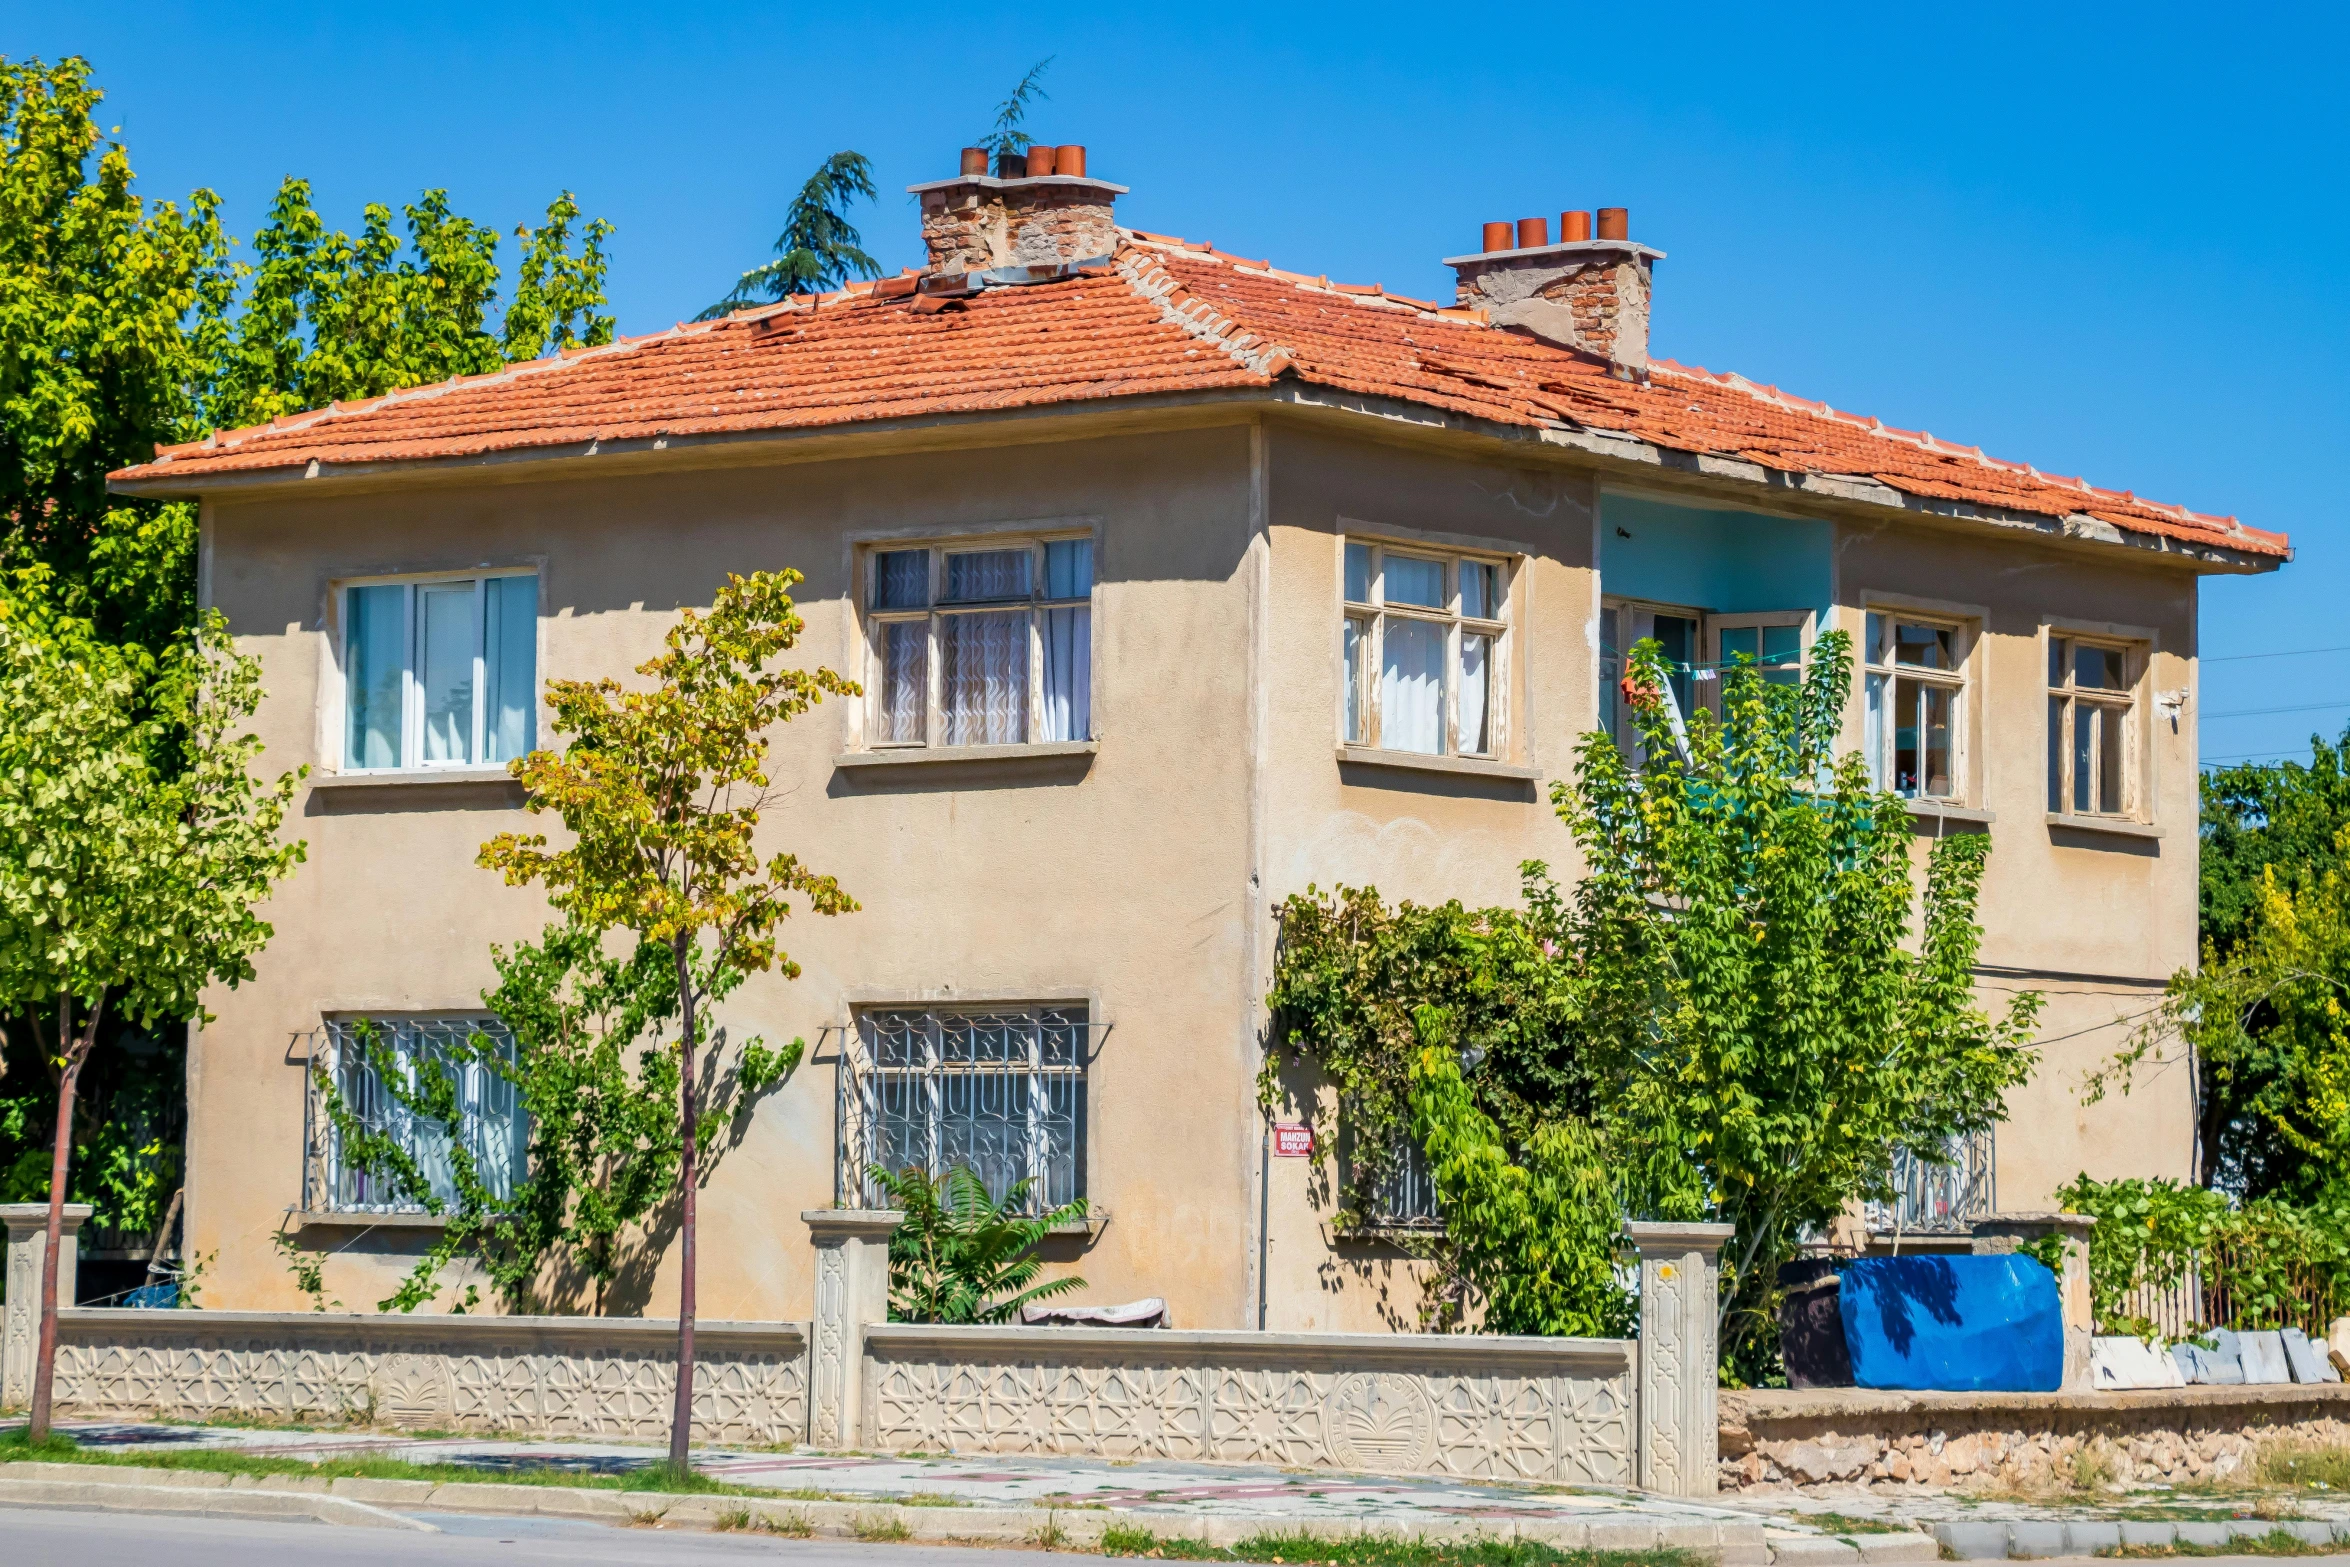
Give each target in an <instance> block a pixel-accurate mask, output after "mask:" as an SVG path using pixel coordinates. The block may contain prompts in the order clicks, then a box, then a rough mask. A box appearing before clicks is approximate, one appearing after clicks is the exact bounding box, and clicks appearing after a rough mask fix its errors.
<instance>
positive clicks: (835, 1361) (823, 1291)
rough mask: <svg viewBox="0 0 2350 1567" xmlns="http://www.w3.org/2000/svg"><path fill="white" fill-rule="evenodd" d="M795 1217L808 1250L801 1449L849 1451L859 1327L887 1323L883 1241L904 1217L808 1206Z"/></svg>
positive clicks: (859, 1417)
mask: <svg viewBox="0 0 2350 1567" xmlns="http://www.w3.org/2000/svg"><path fill="white" fill-rule="evenodd" d="M800 1217H801V1218H802V1219H803V1220H805V1221H806V1222H807V1225H808V1239H809V1241H810V1243H811V1244H813V1245H814V1246H815V1248H816V1321H815V1324H814V1326H813V1328H812V1329H811V1330H810V1333H809V1342H808V1445H809V1446H811V1447H833V1448H837V1447H854V1446H856V1445H857V1444H858V1443H859V1442H860V1441H861V1440H862V1438H863V1435H864V1427H865V1418H864V1409H863V1407H862V1405H863V1401H864V1388H865V1327H866V1324H868V1323H873V1322H887V1321H888V1320H889V1237H890V1232H891V1231H893V1230H895V1229H896V1228H897V1227H898V1224H899V1223H900V1221H902V1220H903V1219H904V1218H905V1217H906V1216H905V1215H904V1214H903V1213H900V1212H898V1211H896V1210H895V1209H891V1208H810V1209H807V1210H805V1211H804V1212H802V1213H801V1214H800Z"/></svg>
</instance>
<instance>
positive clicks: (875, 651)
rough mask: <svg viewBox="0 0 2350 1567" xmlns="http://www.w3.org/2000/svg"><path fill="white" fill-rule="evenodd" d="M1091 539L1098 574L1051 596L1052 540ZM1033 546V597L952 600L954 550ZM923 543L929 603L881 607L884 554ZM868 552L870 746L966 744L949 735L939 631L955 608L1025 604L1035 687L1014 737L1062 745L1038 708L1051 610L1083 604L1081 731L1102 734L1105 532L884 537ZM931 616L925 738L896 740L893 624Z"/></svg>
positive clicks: (986, 610)
mask: <svg viewBox="0 0 2350 1567" xmlns="http://www.w3.org/2000/svg"><path fill="white" fill-rule="evenodd" d="M1079 541H1083V542H1084V543H1087V544H1090V545H1091V546H1092V547H1093V568H1092V571H1091V573H1090V576H1091V581H1090V583H1089V585H1088V587H1087V590H1086V593H1085V595H1084V596H1083V597H1081V598H1048V597H1046V596H1045V586H1046V584H1045V546H1046V545H1047V544H1068V543H1075V542H1079ZM1016 549H1025V550H1027V551H1028V552H1029V566H1028V596H1027V597H1026V598H1025V599H1017V598H1014V599H984V600H981V599H974V600H971V601H969V602H959V603H953V604H949V603H946V602H944V600H945V597H946V587H947V557H948V556H949V555H986V554H995V553H999V552H1001V551H1005V550H1016ZM915 550H927V551H928V552H929V554H930V574H929V594H928V596H929V603H928V604H927V605H926V606H924V607H922V608H919V609H876V608H875V607H874V601H875V600H876V599H877V598H878V597H879V596H880V594H879V587H880V574H881V558H882V557H883V556H884V555H897V554H904V553H909V552H912V551H915ZM859 553H860V555H861V556H862V559H861V560H860V561H859V563H858V568H859V569H858V571H857V587H858V593H857V605H858V613H859V615H860V616H861V617H862V618H863V622H864V629H865V638H864V641H865V649H864V660H865V680H864V686H865V711H864V738H865V748H866V749H867V750H870V751H913V750H965V749H969V747H967V746H958V745H950V744H949V743H948V741H947V739H946V705H945V701H944V691H943V688H942V685H941V679H942V675H943V671H944V660H943V659H942V658H941V657H940V645H939V644H940V636H939V631H940V627H941V625H942V623H943V622H944V621H945V620H946V619H947V618H948V617H949V616H952V615H969V614H1001V613H1003V612H1004V611H1006V610H1010V609H1022V608H1024V609H1025V611H1026V613H1027V616H1028V692H1027V696H1026V698H1025V706H1024V707H1023V709H1022V711H1021V715H1020V734H1021V738H1020V739H1019V740H1016V741H1012V742H1009V743H1011V744H1014V745H1047V744H1062V743H1064V742H1060V741H1044V740H1039V739H1038V738H1037V736H1036V730H1037V715H1038V714H1039V713H1041V712H1042V711H1043V709H1044V619H1045V611H1047V610H1055V609H1082V610H1084V611H1085V612H1086V621H1087V638H1086V658H1087V662H1088V669H1087V690H1088V697H1087V703H1086V730H1085V733H1084V734H1083V735H1080V736H1076V737H1074V738H1075V739H1076V740H1079V741H1086V742H1090V741H1091V740H1093V739H1094V738H1095V736H1096V735H1097V734H1098V733H1099V727H1100V726H1099V724H1098V723H1097V722H1096V720H1095V716H1094V711H1093V709H1094V706H1095V699H1094V688H1095V687H1096V686H1097V685H1098V682H1097V681H1096V680H1095V679H1094V678H1093V677H1094V676H1095V674H1097V673H1098V670H1097V669H1096V668H1095V667H1093V662H1094V661H1093V650H1094V648H1095V647H1097V646H1098V643H1096V642H1095V641H1094V638H1093V632H1094V631H1095V630H1096V629H1097V628H1098V627H1099V625H1100V622H1101V615H1100V611H1099V609H1098V607H1097V606H1096V604H1095V602H1094V601H1095V599H1096V598H1097V597H1098V595H1099V593H1100V590H1101V560H1102V546H1101V539H1100V536H1099V534H1098V533H1097V531H1096V530H1094V529H1091V528H1060V529H1052V530H1045V531H1039V532H1020V533H1001V534H977V535H971V536H967V537H956V538H947V539H940V538H913V539H902V540H901V539H879V540H874V541H872V542H871V543H868V544H866V545H864V546H862V548H861V549H860V551H859ZM915 621H922V622H926V623H927V625H928V628H929V633H928V636H927V637H926V639H925V642H924V654H923V658H924V663H923V678H924V683H925V690H924V695H923V716H922V737H921V738H920V739H918V740H889V739H883V738H881V736H882V735H883V734H884V733H885V732H886V728H887V726H886V724H885V722H884V720H883V711H882V703H883V701H884V700H885V699H886V692H885V690H884V686H883V681H884V679H885V677H886V673H887V666H886V664H885V661H884V650H885V646H886V643H885V639H886V637H887V635H888V632H887V630H886V628H887V627H889V626H891V625H893V624H894V625H902V624H908V623H911V622H915Z"/></svg>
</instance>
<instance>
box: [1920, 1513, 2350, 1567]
mask: <svg viewBox="0 0 2350 1567" xmlns="http://www.w3.org/2000/svg"><path fill="white" fill-rule="evenodd" d="M1933 1528H1934V1539H1935V1541H1936V1542H1938V1543H1939V1544H1940V1545H1941V1547H1942V1548H1943V1549H1944V1550H1946V1551H1947V1552H1949V1554H1950V1555H1951V1556H1952V1557H1954V1558H1956V1559H1957V1560H1959V1561H1970V1562H1979V1561H2006V1560H2022V1561H2029V1560H2033V1559H2036V1558H2040V1557H2048V1556H2094V1555H2096V1554H2097V1553H2098V1552H2099V1551H2110V1550H2114V1549H2116V1548H2118V1547H2120V1546H2124V1545H2138V1546H2152V1547H2154V1548H2156V1549H2160V1548H2162V1547H2165V1546H2174V1545H2192V1546H2201V1547H2205V1548H2207V1549H2209V1548H2217V1547H2221V1546H2226V1545H2230V1544H2232V1543H2234V1542H2235V1541H2237V1540H2258V1539H2262V1538H2265V1537H2266V1536H2268V1535H2270V1534H2274V1533H2276V1532H2277V1531H2278V1530H2280V1529H2281V1530H2283V1531H2284V1532H2285V1533H2287V1534H2289V1535H2291V1536H2293V1537H2294V1538H2295V1539H2297V1540H2299V1541H2301V1542H2302V1543H2303V1544H2304V1545H2345V1544H2350V1521H2344V1522H2341V1523H2327V1522H2324V1521H2323V1520H2320V1519H2313V1518H2229V1519H2225V1520H2215V1521H2211V1522H2195V1521H2186V1522H2180V1523H2163V1522H2146V1521H2141V1520H2137V1519H2126V1520H2125V1519H2112V1518H2073V1519H2054V1518H2051V1519H2029V1520H2025V1519H2019V1520H2015V1521H2012V1522H2009V1521H2003V1520H1999V1519H1979V1520H1977V1519H1968V1520H1963V1521H1960V1522H1955V1523H1938V1524H1935V1525H1934V1526H1933Z"/></svg>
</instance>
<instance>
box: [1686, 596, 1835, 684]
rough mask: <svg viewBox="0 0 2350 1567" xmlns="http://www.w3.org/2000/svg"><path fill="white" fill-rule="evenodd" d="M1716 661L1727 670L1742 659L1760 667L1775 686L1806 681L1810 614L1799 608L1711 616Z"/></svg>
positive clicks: (1709, 626)
mask: <svg viewBox="0 0 2350 1567" xmlns="http://www.w3.org/2000/svg"><path fill="white" fill-rule="evenodd" d="M1706 631H1707V633H1708V634H1709V635H1710V637H1711V638H1712V641H1713V661H1714V662H1715V663H1716V664H1718V665H1720V666H1721V667H1722V668H1723V669H1725V670H1727V669H1730V668H1731V667H1733V666H1735V665H1737V664H1738V663H1740V662H1741V661H1743V662H1746V663H1751V664H1755V665H1757V666H1759V667H1760V669H1761V671H1762V677H1763V679H1765V680H1767V681H1769V682H1771V684H1773V685H1781V686H1799V685H1801V684H1803V655H1804V653H1805V652H1806V651H1807V650H1808V649H1809V648H1810V646H1811V616H1810V615H1809V614H1808V613H1805V612H1803V611H1799V610H1788V611H1784V612H1778V613H1772V614H1765V615H1709V616H1707V617H1706Z"/></svg>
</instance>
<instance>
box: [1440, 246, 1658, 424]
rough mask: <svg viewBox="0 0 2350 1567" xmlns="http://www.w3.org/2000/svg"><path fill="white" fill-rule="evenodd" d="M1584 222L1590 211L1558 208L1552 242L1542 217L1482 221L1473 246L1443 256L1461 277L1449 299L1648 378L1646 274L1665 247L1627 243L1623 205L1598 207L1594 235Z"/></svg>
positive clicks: (1635, 377)
mask: <svg viewBox="0 0 2350 1567" xmlns="http://www.w3.org/2000/svg"><path fill="white" fill-rule="evenodd" d="M1591 227H1592V225H1591V214H1590V213H1588V212H1562V213H1560V214H1559V243H1557V244H1555V245H1554V244H1552V243H1551V242H1550V224H1549V223H1548V222H1547V221H1545V220H1544V219H1541V218H1520V219H1519V220H1518V221H1517V222H1516V223H1515V224H1510V223H1488V224H1486V225H1485V232H1484V236H1483V238H1484V247H1483V249H1481V250H1480V251H1478V253H1477V254H1475V255H1471V256H1448V257H1447V258H1445V263H1444V264H1445V265H1446V266H1448V267H1451V268H1452V269H1453V272H1454V273H1455V275H1456V276H1457V277H1458V279H1459V282H1458V285H1457V288H1456V292H1455V298H1456V300H1457V301H1458V302H1459V303H1460V304H1463V305H1468V306H1472V307H1475V308H1480V309H1483V310H1485V311H1486V312H1487V313H1488V317H1489V319H1490V320H1491V321H1492V322H1493V324H1494V325H1495V326H1500V327H1507V328H1508V329H1509V330H1511V331H1513V332H1520V333H1523V334H1525V335H1526V336H1528V337H1532V338H1539V339H1540V340H1541V341H1543V342H1545V343H1549V344H1551V345H1552V346H1553V347H1557V348H1564V349H1567V350H1569V351H1570V352H1572V353H1577V354H1581V355H1583V356H1584V357H1586V358H1588V359H1592V360H1595V361H1597V362H1598V363H1600V364H1604V365H1606V366H1607V368H1608V373H1609V374H1611V375H1613V376H1616V377H1617V378H1618V379H1621V380H1627V381H1645V380H1647V379H1648V296H1649V288H1650V274H1651V272H1652V270H1653V268H1654V267H1655V265H1656V263H1657V262H1659V261H1662V260H1664V259H1665V253H1664V252H1663V251H1661V250H1651V249H1649V248H1648V247H1647V246H1646V245H1635V244H1633V243H1632V241H1631V239H1630V237H1629V233H1630V227H1631V223H1630V216H1629V214H1628V213H1627V212H1626V211H1625V209H1624V208H1622V207H1602V208H1600V209H1599V237H1598V238H1596V239H1594V238H1593V237H1592V233H1591Z"/></svg>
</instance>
